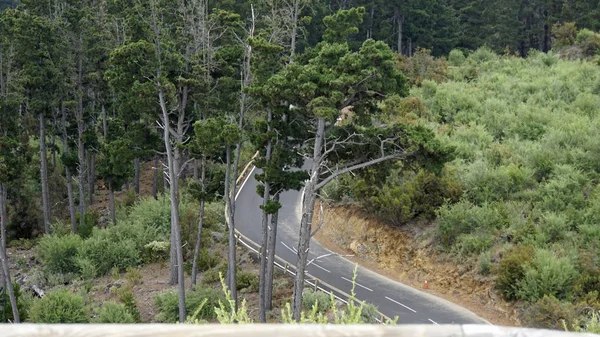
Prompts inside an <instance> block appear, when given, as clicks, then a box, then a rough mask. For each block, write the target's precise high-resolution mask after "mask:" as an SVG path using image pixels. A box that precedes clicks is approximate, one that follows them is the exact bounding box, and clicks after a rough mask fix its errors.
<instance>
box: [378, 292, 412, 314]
mask: <svg viewBox="0 0 600 337" xmlns="http://www.w3.org/2000/svg"><path fill="white" fill-rule="evenodd" d="M385 298H387V299H388V300H390V301H392V302H394V303H396V304H398V305H401V306H403V307H405V308H406V309H408V310H410V311H412V312H414V313H417V311H416V310H414V309H413V308H411V307H407V306H406V305H404V304H402V303H400V302H398V301H396V300H393V299H391V298H389V297H387V296H386V297H385Z"/></svg>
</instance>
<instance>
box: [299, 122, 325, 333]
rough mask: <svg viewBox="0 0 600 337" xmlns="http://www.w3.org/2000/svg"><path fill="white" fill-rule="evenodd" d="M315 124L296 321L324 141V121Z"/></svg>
mask: <svg viewBox="0 0 600 337" xmlns="http://www.w3.org/2000/svg"><path fill="white" fill-rule="evenodd" d="M317 123H318V124H317V133H316V135H315V144H314V148H313V162H312V167H311V170H310V179H309V180H308V183H307V184H306V186H305V191H304V198H303V200H302V219H301V221H300V235H299V239H300V240H299V241H298V261H297V263H296V276H295V277H294V301H293V307H292V313H293V318H294V320H296V321H299V320H300V313H301V311H302V291H303V290H304V277H305V275H304V273H305V270H306V263H307V260H308V249H309V246H310V232H311V227H312V226H311V225H312V218H313V212H314V208H315V201H316V192H317V190H316V186H317V184H318V182H319V167H320V166H321V161H322V150H323V141H324V139H325V119H324V118H322V117H319V118H318V121H317Z"/></svg>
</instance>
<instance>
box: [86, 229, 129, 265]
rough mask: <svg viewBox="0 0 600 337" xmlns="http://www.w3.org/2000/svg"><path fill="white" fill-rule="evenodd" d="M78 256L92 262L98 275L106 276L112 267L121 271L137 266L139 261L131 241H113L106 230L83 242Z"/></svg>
mask: <svg viewBox="0 0 600 337" xmlns="http://www.w3.org/2000/svg"><path fill="white" fill-rule="evenodd" d="M79 254H80V255H81V256H82V257H85V258H88V259H90V260H91V261H93V263H94V264H95V265H96V267H97V269H98V274H99V275H105V274H107V273H108V272H109V271H110V270H111V269H112V268H113V267H116V268H118V269H121V270H122V269H125V268H127V267H132V266H137V265H138V264H139V263H140V261H141V259H140V252H139V251H138V250H137V249H136V244H135V242H134V241H133V240H131V239H125V240H115V239H113V238H111V237H110V233H109V232H108V230H102V231H96V232H95V233H94V235H92V236H91V237H90V238H89V239H87V240H85V244H84V245H82V246H81V248H80V249H79Z"/></svg>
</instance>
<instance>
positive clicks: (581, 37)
mask: <svg viewBox="0 0 600 337" xmlns="http://www.w3.org/2000/svg"><path fill="white" fill-rule="evenodd" d="M595 34H596V33H594V32H593V31H591V30H589V29H587V28H583V29H580V30H579V31H578V32H577V37H576V38H575V41H576V42H577V43H580V44H581V43H585V42H586V41H587V40H588V39H590V38H591V37H593V36H594V35H595Z"/></svg>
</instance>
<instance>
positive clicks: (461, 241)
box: [452, 234, 495, 258]
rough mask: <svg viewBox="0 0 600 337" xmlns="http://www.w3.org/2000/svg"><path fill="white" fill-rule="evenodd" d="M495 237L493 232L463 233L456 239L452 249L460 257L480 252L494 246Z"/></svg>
mask: <svg viewBox="0 0 600 337" xmlns="http://www.w3.org/2000/svg"><path fill="white" fill-rule="evenodd" d="M494 239H495V238H494V236H493V235H491V234H461V235H459V236H458V238H457V239H456V242H455V243H454V245H453V247H452V251H453V252H454V254H455V255H457V256H458V257H460V258H463V257H467V256H471V255H476V254H480V253H483V252H485V251H487V250H489V249H490V248H491V247H492V245H493V244H494Z"/></svg>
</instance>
